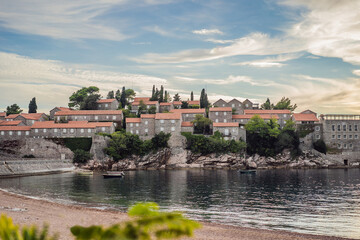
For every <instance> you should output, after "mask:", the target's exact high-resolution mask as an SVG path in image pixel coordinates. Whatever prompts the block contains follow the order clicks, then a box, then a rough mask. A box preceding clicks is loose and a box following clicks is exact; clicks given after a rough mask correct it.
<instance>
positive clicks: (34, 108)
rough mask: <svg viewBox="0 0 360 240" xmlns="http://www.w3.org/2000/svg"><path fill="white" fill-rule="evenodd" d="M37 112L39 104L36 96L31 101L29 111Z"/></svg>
mask: <svg viewBox="0 0 360 240" xmlns="http://www.w3.org/2000/svg"><path fill="white" fill-rule="evenodd" d="M36 112H37V105H36V99H35V97H34V98H33V99H31V101H30V103H29V113H36Z"/></svg>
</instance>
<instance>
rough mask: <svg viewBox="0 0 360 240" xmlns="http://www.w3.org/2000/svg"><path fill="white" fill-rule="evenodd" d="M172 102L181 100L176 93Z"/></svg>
mask: <svg viewBox="0 0 360 240" xmlns="http://www.w3.org/2000/svg"><path fill="white" fill-rule="evenodd" d="M173 99H174V101H177V102H178V101H181V98H180V95H179V94H178V93H176V94H175V95H174V98H173Z"/></svg>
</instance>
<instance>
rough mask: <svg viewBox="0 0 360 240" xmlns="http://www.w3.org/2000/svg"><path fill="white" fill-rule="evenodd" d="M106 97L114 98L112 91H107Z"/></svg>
mask: <svg viewBox="0 0 360 240" xmlns="http://www.w3.org/2000/svg"><path fill="white" fill-rule="evenodd" d="M106 98H107V99H114V98H115V95H114V91H109V92H108V94H107V96H106Z"/></svg>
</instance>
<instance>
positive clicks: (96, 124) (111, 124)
mask: <svg viewBox="0 0 360 240" xmlns="http://www.w3.org/2000/svg"><path fill="white" fill-rule="evenodd" d="M87 125H89V126H91V125H93V126H95V127H112V126H113V125H114V123H113V122H89V123H87Z"/></svg>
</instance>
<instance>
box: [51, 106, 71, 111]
mask: <svg viewBox="0 0 360 240" xmlns="http://www.w3.org/2000/svg"><path fill="white" fill-rule="evenodd" d="M55 108H57V109H59V110H60V111H71V110H72V109H71V108H67V107H54V108H53V109H55Z"/></svg>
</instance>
